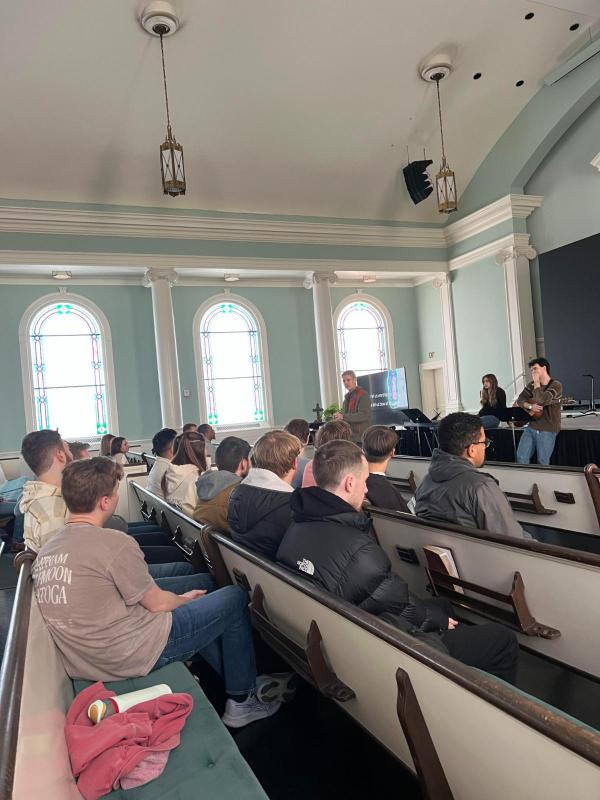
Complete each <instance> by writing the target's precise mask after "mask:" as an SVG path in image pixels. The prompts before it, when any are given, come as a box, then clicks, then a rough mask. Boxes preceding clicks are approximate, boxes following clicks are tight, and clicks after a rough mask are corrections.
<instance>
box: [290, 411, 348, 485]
mask: <svg viewBox="0 0 600 800" xmlns="http://www.w3.org/2000/svg"><path fill="white" fill-rule="evenodd" d="M335 439H343V440H344V441H348V442H351V441H352V428H351V427H350V425H349V424H348V423H347V422H345V421H344V420H343V419H332V420H331V421H330V422H326V423H325V425H323V426H322V427H320V428H319V430H318V431H317V435H316V436H315V449H318V448H319V447H322V446H323V445H324V444H327V442H333V441H334V440H335ZM316 485H317V484H316V483H315V478H314V475H313V464H312V461H309V462H308V464H307V465H306V467H305V468H304V475H303V476H302V488H303V489H308V487H309V486H316Z"/></svg>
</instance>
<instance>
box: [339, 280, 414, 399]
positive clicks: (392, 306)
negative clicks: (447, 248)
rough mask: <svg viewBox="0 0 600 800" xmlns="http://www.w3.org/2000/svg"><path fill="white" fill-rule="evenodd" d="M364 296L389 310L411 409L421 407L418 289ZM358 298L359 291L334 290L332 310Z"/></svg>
mask: <svg viewBox="0 0 600 800" xmlns="http://www.w3.org/2000/svg"><path fill="white" fill-rule="evenodd" d="M363 294H369V295H372V296H373V297H374V298H375V299H376V300H379V301H380V302H381V303H383V305H384V306H386V308H387V310H388V311H389V313H390V316H391V318H392V321H393V323H394V349H395V351H396V364H395V366H397V367H406V384H407V387H408V400H409V402H410V404H411V406H417V407H419V408H420V407H421V384H420V382H419V325H418V320H417V307H416V302H415V289H414V288H412V287H408V288H395V289H376V288H373V289H371V288H370V287H369V289H368V291H365V292H364V293H363ZM349 296H353V297H358V295H357V294H356V290H351V289H340V288H335V287H334V288H333V289H332V290H331V304H332V307H333V308H332V310H333V311H335V309H336V307H337V305H338V304H339V303H340V302H341V301H342V300H343V299H344V298H345V297H349Z"/></svg>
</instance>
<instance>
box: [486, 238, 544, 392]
mask: <svg viewBox="0 0 600 800" xmlns="http://www.w3.org/2000/svg"><path fill="white" fill-rule="evenodd" d="M536 255H537V254H536V251H535V249H534V248H533V247H531V246H530V245H524V246H523V245H519V246H516V245H515V246H511V247H506V248H505V249H504V250H501V251H500V252H499V253H498V254H497V255H496V263H497V264H498V265H500V266H503V267H504V280H505V286H506V308H507V312H508V332H509V339H510V359H511V369H512V380H513V386H514V394H519V392H520V391H521V390H522V389H523V387H524V386H525V384H526V383H527V378H528V369H527V362H528V361H530V360H531V359H532V358H535V356H536V355H537V352H536V350H537V348H536V342H535V324H534V319H533V300H532V297H531V276H530V274H529V262H530V261H531V260H532V259H534V258H535V257H536ZM512 393H513V390H512V389H511V390H510V391H509V394H510V395H512ZM507 400H509V401H510V397H507Z"/></svg>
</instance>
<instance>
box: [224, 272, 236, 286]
mask: <svg viewBox="0 0 600 800" xmlns="http://www.w3.org/2000/svg"><path fill="white" fill-rule="evenodd" d="M239 279H240V276H239V275H236V274H235V273H233V272H226V273H225V275H224V276H223V280H224V281H225V282H226V283H236V281H239Z"/></svg>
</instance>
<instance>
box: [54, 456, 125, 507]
mask: <svg viewBox="0 0 600 800" xmlns="http://www.w3.org/2000/svg"><path fill="white" fill-rule="evenodd" d="M122 477H123V467H122V466H121V465H120V464H117V463H116V462H115V461H113V460H112V459H111V458H106V456H96V457H95V458H86V459H83V460H80V461H71V463H70V464H67V466H66V467H65V469H64V472H63V474H62V483H61V491H62V496H63V497H64V500H65V504H66V506H67V508H68V509H69V511H70V512H71V513H72V514H89V513H90V511H93V510H94V509H95V508H96V503H97V502H98V500H100V498H101V497H106V496H109V495H112V493H113V492H114V490H115V486H116V485H117V484H118V483H119V481H120V480H121V478H122Z"/></svg>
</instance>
